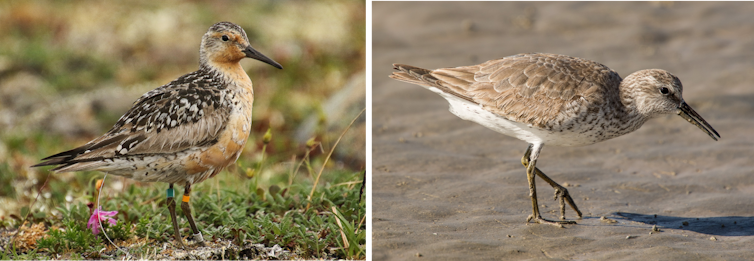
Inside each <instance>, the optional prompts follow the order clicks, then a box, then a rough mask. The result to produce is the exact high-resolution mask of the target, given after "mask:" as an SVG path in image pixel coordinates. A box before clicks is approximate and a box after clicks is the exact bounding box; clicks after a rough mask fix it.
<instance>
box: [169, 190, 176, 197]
mask: <svg viewBox="0 0 754 261" xmlns="http://www.w3.org/2000/svg"><path fill="white" fill-rule="evenodd" d="M174 196H175V194H174V191H173V188H169V189H168V198H172V197H174Z"/></svg>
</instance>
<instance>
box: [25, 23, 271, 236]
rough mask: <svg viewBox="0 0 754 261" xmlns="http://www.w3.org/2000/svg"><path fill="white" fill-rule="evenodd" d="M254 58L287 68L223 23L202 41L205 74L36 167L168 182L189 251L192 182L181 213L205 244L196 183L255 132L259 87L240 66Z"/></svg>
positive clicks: (164, 91)
mask: <svg viewBox="0 0 754 261" xmlns="http://www.w3.org/2000/svg"><path fill="white" fill-rule="evenodd" d="M243 58H252V59H256V60H259V61H262V62H264V63H267V64H270V65H272V66H274V67H276V68H278V69H282V68H283V67H282V66H281V65H280V64H278V63H277V62H275V61H273V60H272V59H270V58H268V57H267V56H265V55H263V54H261V53H260V52H258V51H257V50H254V48H252V47H251V45H250V43H249V39H248V37H247V36H246V32H244V30H243V28H241V27H240V26H238V25H236V24H233V23H229V22H219V23H216V24H214V25H212V27H210V28H209V30H208V31H207V33H205V34H204V36H203V37H202V43H201V47H200V49H199V70H197V71H195V72H192V73H189V74H186V75H183V76H181V77H178V79H176V80H174V81H172V82H170V83H168V84H166V85H163V86H160V87H159V88H157V89H154V90H152V91H149V92H147V93H145V94H144V95H142V96H141V97H140V98H139V99H138V100H136V102H134V105H133V107H132V108H131V109H130V110H128V112H126V114H124V115H123V116H121V117H120V119H119V120H118V122H117V123H116V124H115V126H113V128H112V129H111V130H110V131H108V132H107V133H105V134H104V135H102V136H101V137H99V138H96V139H94V140H92V141H90V142H89V143H87V144H85V145H83V146H81V147H78V148H75V149H72V150H69V151H65V152H61V153H58V154H55V155H52V156H49V157H47V158H44V159H42V160H44V162H42V163H39V164H36V165H34V166H32V167H39V166H47V165H57V167H55V168H54V169H52V171H54V172H70V171H85V170H98V171H102V172H106V173H109V174H114V175H118V176H124V177H127V178H131V179H135V180H138V181H144V182H155V181H160V182H167V183H169V184H170V187H169V188H168V190H167V198H168V201H167V205H168V210H169V211H170V216H171V218H172V221H173V228H174V230H175V239H176V241H177V243H178V245H179V246H180V247H183V248H185V246H184V244H183V240H182V238H181V236H180V233H179V232H178V223H177V220H176V216H175V200H174V192H173V184H174V183H178V184H180V185H184V188H185V189H184V192H183V198H182V201H183V203H181V209H183V213H184V214H185V215H186V217H187V218H188V221H189V225H190V226H191V230H192V231H193V232H194V240H196V241H197V242H198V243H200V244H202V242H203V241H204V239H203V238H202V234H201V231H199V229H197V227H196V224H195V223H194V218H193V216H192V215H191V207H190V205H189V198H190V193H191V185H193V184H196V183H199V182H202V181H204V180H206V179H208V178H211V177H213V176H215V175H217V173H219V172H220V171H221V170H222V169H224V168H225V167H227V166H228V165H230V164H232V163H233V162H235V161H236V160H237V159H238V156H239V155H240V154H241V151H242V150H243V147H244V145H246V139H247V138H248V136H249V132H250V131H251V105H252V102H253V101H254V90H253V89H252V84H251V80H250V79H249V76H248V75H247V74H246V72H245V71H244V70H243V68H241V64H240V63H239V61H241V59H243Z"/></svg>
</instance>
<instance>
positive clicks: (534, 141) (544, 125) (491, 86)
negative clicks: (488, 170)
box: [390, 53, 720, 227]
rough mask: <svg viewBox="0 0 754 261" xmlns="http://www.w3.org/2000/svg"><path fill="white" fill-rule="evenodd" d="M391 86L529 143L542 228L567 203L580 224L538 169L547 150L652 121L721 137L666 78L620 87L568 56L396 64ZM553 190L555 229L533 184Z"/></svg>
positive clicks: (641, 75) (650, 74) (632, 78)
mask: <svg viewBox="0 0 754 261" xmlns="http://www.w3.org/2000/svg"><path fill="white" fill-rule="evenodd" d="M393 67H394V68H395V69H396V70H398V72H393V74H392V75H390V78H393V79H396V80H399V81H404V82H408V83H413V84H417V85H421V86H423V87H425V88H427V89H429V90H430V91H433V92H435V93H437V94H439V95H440V96H442V97H443V98H445V99H446V100H447V101H448V103H450V111H451V112H452V113H453V114H455V115H456V116H458V117H460V118H461V119H464V120H469V121H473V122H476V123H478V124H481V125H482V126H485V127H487V128H490V129H492V130H494V131H496V132H499V133H502V134H505V135H508V136H511V137H515V138H517V139H520V140H522V141H526V142H528V143H529V148H528V149H526V153H524V156H523V158H521V163H522V164H523V165H524V167H526V175H527V179H528V181H529V191H530V196H531V202H532V214H531V215H530V216H529V217H528V218H527V219H526V221H527V223H528V222H529V221H532V220H533V221H535V222H537V223H541V224H552V225H556V226H561V227H562V225H561V224H575V223H576V222H575V221H565V202H568V205H570V206H571V208H573V210H574V211H576V214H578V216H579V218H581V211H579V209H578V207H576V204H575V203H574V202H573V199H572V198H571V196H570V195H569V194H568V190H566V188H564V187H563V186H561V185H559V184H558V183H556V182H555V181H553V180H552V179H550V178H549V177H547V176H546V175H545V174H544V173H543V172H542V171H540V170H539V169H538V168H537V167H536V165H537V158H539V152H540V151H541V150H542V147H543V146H544V145H545V144H549V145H556V146H582V145H589V144H594V143H597V142H600V141H604V140H607V139H611V138H615V137H618V136H621V135H624V134H627V133H629V132H632V131H635V130H637V129H639V127H641V125H642V124H644V123H645V122H646V121H647V120H649V119H650V118H652V117H655V116H659V115H663V114H673V113H675V114H678V115H680V116H681V117H683V118H684V119H686V120H687V121H689V122H690V123H692V124H694V125H696V126H697V127H699V129H701V130H703V131H704V132H705V133H707V135H709V136H710V137H712V139H714V140H717V139H718V138H719V137H720V135H719V134H718V133H717V131H715V129H713V128H712V126H710V125H709V124H708V123H707V121H705V120H704V119H703V118H702V117H701V116H699V114H697V113H696V112H695V111H694V110H693V109H691V107H690V106H689V105H688V104H686V102H685V101H684V100H683V97H682V96H681V94H682V92H683V85H681V81H680V80H678V77H675V76H674V75H672V74H670V73H669V72H667V71H665V70H659V69H649V70H641V71H638V72H635V73H632V74H630V75H628V76H627V77H626V79H621V77H620V76H619V75H618V73H617V72H615V71H613V70H611V69H610V68H608V67H606V66H604V65H602V64H600V63H597V62H594V61H590V60H586V59H580V58H575V57H570V56H565V55H557V54H544V53H528V54H518V55H513V56H508V57H505V58H502V59H497V60H491V61H488V62H485V63H482V64H479V65H471V66H462V67H455V68H443V69H436V70H427V69H422V68H418V67H414V66H410V65H403V64H393ZM535 175H537V176H539V177H540V178H542V179H543V180H544V181H545V182H547V183H548V184H550V186H552V187H553V189H555V198H556V200H559V203H560V216H561V217H560V218H561V220H560V221H551V220H546V219H543V218H542V217H541V216H540V214H539V207H538V205H537V191H536V187H535V185H534V184H535V183H534V176H535Z"/></svg>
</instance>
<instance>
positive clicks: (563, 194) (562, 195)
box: [553, 186, 582, 220]
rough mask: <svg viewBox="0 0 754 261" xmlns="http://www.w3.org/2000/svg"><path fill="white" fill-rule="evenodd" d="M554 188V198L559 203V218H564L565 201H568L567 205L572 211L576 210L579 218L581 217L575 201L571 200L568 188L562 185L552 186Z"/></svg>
mask: <svg viewBox="0 0 754 261" xmlns="http://www.w3.org/2000/svg"><path fill="white" fill-rule="evenodd" d="M553 188H554V189H555V200H557V201H558V203H560V219H562V220H565V219H566V218H565V209H566V201H567V202H568V205H570V206H571V208H572V209H573V211H576V215H578V216H579V219H581V217H582V216H581V211H579V208H578V207H577V206H576V203H574V202H573V198H571V195H570V194H568V190H567V189H566V188H564V187H562V186H561V187H553Z"/></svg>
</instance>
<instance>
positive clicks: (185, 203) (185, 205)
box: [181, 184, 204, 246]
mask: <svg viewBox="0 0 754 261" xmlns="http://www.w3.org/2000/svg"><path fill="white" fill-rule="evenodd" d="M190 195H191V184H186V189H185V190H184V191H183V200H182V202H181V209H183V214H184V215H186V218H187V219H188V222H189V225H190V226H191V230H192V231H194V240H195V241H196V243H197V244H199V245H200V246H204V237H202V232H201V231H199V229H197V228H196V223H194V216H193V215H191V205H189V199H190V198H191V196H190Z"/></svg>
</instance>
